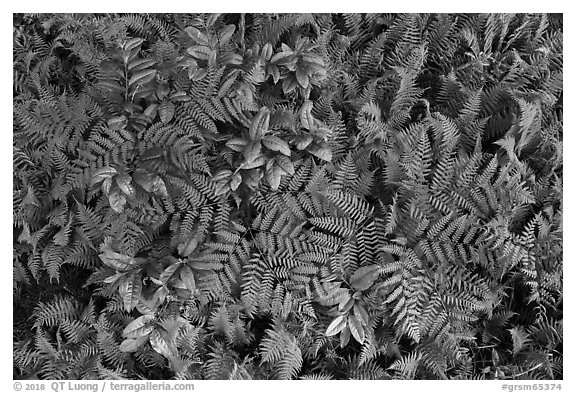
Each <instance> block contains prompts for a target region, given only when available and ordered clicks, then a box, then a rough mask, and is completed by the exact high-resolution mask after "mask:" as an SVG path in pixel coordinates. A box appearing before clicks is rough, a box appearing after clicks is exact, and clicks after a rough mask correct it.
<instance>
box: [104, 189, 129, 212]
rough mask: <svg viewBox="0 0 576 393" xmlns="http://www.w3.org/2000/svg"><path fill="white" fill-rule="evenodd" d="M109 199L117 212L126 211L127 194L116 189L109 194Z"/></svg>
mask: <svg viewBox="0 0 576 393" xmlns="http://www.w3.org/2000/svg"><path fill="white" fill-rule="evenodd" d="M108 201H109V202H110V207H111V208H112V209H113V210H114V211H115V212H117V213H122V212H123V211H124V206H125V205H126V195H124V194H120V193H119V192H117V191H114V192H111V193H110V195H108Z"/></svg>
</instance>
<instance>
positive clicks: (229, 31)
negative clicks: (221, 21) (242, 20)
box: [218, 25, 236, 45]
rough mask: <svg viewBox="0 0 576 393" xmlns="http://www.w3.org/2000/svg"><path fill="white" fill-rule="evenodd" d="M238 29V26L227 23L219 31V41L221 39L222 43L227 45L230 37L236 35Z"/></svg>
mask: <svg viewBox="0 0 576 393" xmlns="http://www.w3.org/2000/svg"><path fill="white" fill-rule="evenodd" d="M235 31H236V26H234V25H226V26H224V27H223V28H222V29H221V30H220V31H219V32H218V41H220V45H226V44H227V43H228V41H230V38H232V36H233V35H234V32H235Z"/></svg>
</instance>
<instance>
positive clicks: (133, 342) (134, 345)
mask: <svg viewBox="0 0 576 393" xmlns="http://www.w3.org/2000/svg"><path fill="white" fill-rule="evenodd" d="M147 341H148V337H146V336H144V337H138V338H127V339H125V340H124V341H122V343H121V344H120V352H136V351H137V350H138V349H139V348H140V347H142V345H144V344H146V342H147Z"/></svg>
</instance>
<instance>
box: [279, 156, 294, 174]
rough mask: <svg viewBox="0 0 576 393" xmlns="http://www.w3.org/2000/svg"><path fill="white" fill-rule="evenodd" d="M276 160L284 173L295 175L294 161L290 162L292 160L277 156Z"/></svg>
mask: <svg viewBox="0 0 576 393" xmlns="http://www.w3.org/2000/svg"><path fill="white" fill-rule="evenodd" d="M274 160H276V164H277V165H278V166H279V167H280V168H282V170H283V171H284V173H286V174H287V175H293V174H294V164H293V163H292V160H290V158H288V157H286V156H283V155H282V156H281V155H277V156H276V157H274Z"/></svg>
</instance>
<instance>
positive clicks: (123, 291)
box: [118, 274, 142, 312]
mask: <svg viewBox="0 0 576 393" xmlns="http://www.w3.org/2000/svg"><path fill="white" fill-rule="evenodd" d="M118 292H119V293H120V296H121V297H122V301H123V302H124V310H125V311H126V312H130V311H132V310H133V309H134V307H136V304H138V299H139V298H140V294H141V293H142V280H141V279H140V275H139V274H131V275H130V276H127V277H125V278H124V280H123V281H122V283H121V284H120V287H119V288H118Z"/></svg>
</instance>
